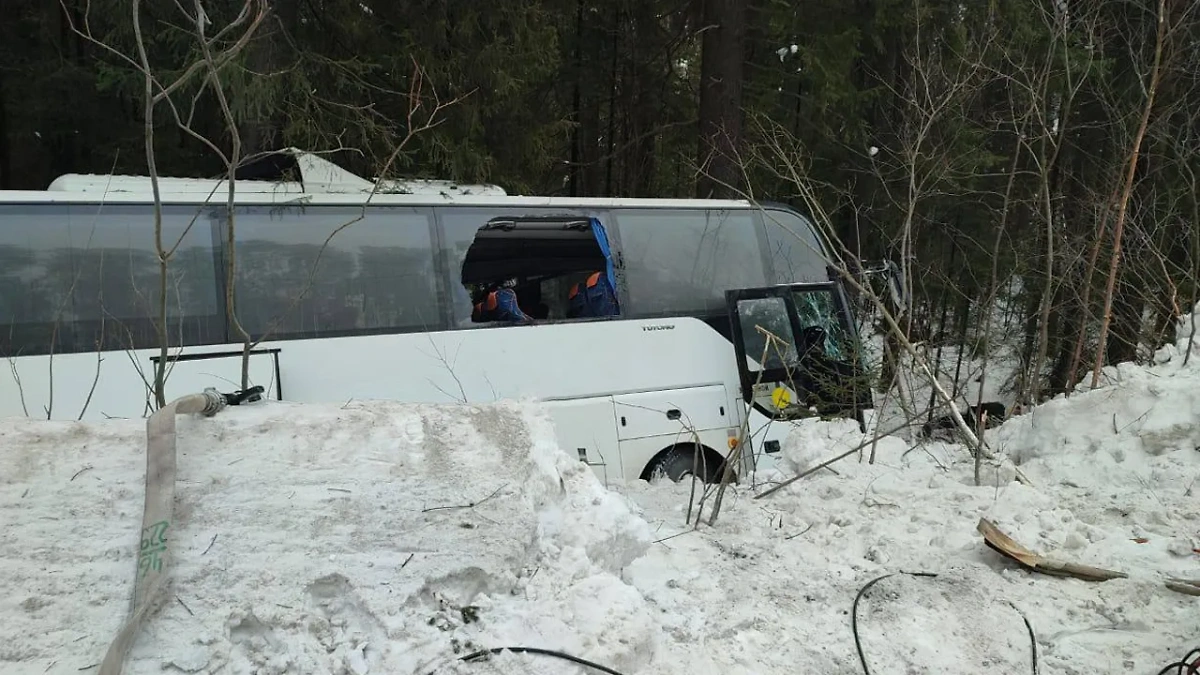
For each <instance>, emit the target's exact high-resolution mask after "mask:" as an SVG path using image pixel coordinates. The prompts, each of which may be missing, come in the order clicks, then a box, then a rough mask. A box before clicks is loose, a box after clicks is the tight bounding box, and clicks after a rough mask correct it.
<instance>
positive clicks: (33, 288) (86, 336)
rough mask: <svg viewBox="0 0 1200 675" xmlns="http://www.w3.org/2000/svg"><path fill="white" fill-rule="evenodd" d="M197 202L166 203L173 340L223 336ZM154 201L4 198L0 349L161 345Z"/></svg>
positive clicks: (0, 213) (12, 352)
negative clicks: (171, 248)
mask: <svg viewBox="0 0 1200 675" xmlns="http://www.w3.org/2000/svg"><path fill="white" fill-rule="evenodd" d="M196 211H197V207H194V206H167V207H165V208H164V210H163V238H164V240H165V241H168V242H171V243H174V242H175V241H179V242H180V243H179V247H178V249H176V251H175V255H174V256H173V257H172V259H171V262H170V264H169V265H168V267H167V277H168V278H167V289H168V290H167V298H166V300H167V302H166V311H167V318H168V321H167V327H166V330H167V332H168V335H169V339H170V340H171V344H173V345H177V344H214V343H220V342H222V341H223V340H224V330H223V321H221V319H220V316H221V312H220V309H219V307H220V305H219V304H218V299H217V285H216V279H217V272H216V269H215V262H214V258H213V244H212V237H211V231H210V230H209V229H208V228H206V227H205V226H204V225H205V224H206V222H207V219H206V218H205V217H204V215H203V214H202V215H201V217H200V219H199V221H198V224H197V225H195V226H191V227H189V226H190V225H191V223H192V220H193V218H194V217H195V216H196ZM153 222H154V215H153V210H152V209H151V207H150V206H149V205H125V204H109V205H104V206H99V205H91V204H74V205H64V204H38V205H6V206H0V355H3V356H32V355H36V354H48V353H52V352H53V353H59V354H65V353H73V352H74V353H78V352H90V351H95V350H97V349H102V350H109V349H142V348H147V347H152V346H156V345H158V344H159V339H158V332H157V329H156V328H155V323H156V319H157V317H158V316H159V312H160V308H159V293H158V289H159V287H160V274H161V272H160V268H159V264H158V256H157V254H156V252H155V247H154V235H153V231H154V228H153Z"/></svg>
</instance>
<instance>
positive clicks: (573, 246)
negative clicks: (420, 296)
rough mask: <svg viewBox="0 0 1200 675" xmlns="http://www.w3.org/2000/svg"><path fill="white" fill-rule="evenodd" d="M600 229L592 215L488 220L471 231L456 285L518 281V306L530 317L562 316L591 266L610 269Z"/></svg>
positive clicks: (553, 317) (564, 316) (589, 272)
mask: <svg viewBox="0 0 1200 675" xmlns="http://www.w3.org/2000/svg"><path fill="white" fill-rule="evenodd" d="M601 238H603V240H604V241H605V242H607V237H606V236H605V235H604V234H603V227H602V226H601V225H600V224H599V222H598V221H596V220H595V219H592V218H585V217H575V216H557V217H548V216H537V217H524V218H520V217H519V218H506V217H502V218H493V219H492V220H490V221H488V222H487V223H486V224H484V225H483V226H482V227H481V228H479V231H478V232H477V233H476V234H475V239H474V241H472V243H471V246H470V247H469V248H468V249H467V253H466V256H465V257H464V258H463V265H462V279H461V281H462V284H463V285H464V286H467V287H470V286H471V285H472V284H490V283H494V282H496V281H499V280H501V279H511V278H516V279H518V280H520V283H519V284H518V287H517V288H516V289H515V290H516V293H517V297H518V298H519V301H520V304H521V308H522V310H523V311H525V313H526V314H529V315H530V316H532V317H533V318H535V319H547V318H550V319H563V318H566V317H567V311H566V310H567V296H568V294H569V291H570V288H571V286H572V285H574V284H575V283H576V282H580V281H586V279H587V278H588V276H590V275H591V274H593V273H594V272H595V271H596V270H611V269H612V261H611V260H610V259H609V257H608V256H607V255H605V247H603V246H601V243H600V240H601Z"/></svg>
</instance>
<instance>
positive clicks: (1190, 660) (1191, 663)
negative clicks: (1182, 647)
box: [1158, 648, 1200, 675]
mask: <svg viewBox="0 0 1200 675" xmlns="http://www.w3.org/2000/svg"><path fill="white" fill-rule="evenodd" d="M1172 672H1173V673H1174V674H1175V675H1200V648H1196V649H1193V650H1192V651H1190V652H1188V654H1187V656H1185V657H1183V659H1182V660H1179V661H1176V662H1175V663H1172V664H1171V665H1169V666H1167V667H1166V668H1163V669H1162V670H1160V671H1158V675H1171V673H1172Z"/></svg>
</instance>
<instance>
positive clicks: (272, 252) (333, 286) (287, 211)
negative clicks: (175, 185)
mask: <svg viewBox="0 0 1200 675" xmlns="http://www.w3.org/2000/svg"><path fill="white" fill-rule="evenodd" d="M360 216H362V209H361V208H360V207H352V206H347V207H342V206H277V207H239V219H238V221H237V230H236V236H237V239H238V241H237V247H238V248H237V255H238V265H237V281H236V285H235V291H236V293H237V307H238V318H239V320H240V321H241V324H242V326H243V327H245V329H246V330H247V332H249V333H250V334H251V335H252V336H256V337H257V336H261V335H264V334H267V335H269V336H271V337H275V338H285V337H291V338H296V337H335V336H339V335H352V334H355V333H372V332H391V331H399V332H405V331H422V330H437V329H439V328H440V327H441V326H442V320H441V314H440V312H439V309H438V295H437V286H436V284H435V282H434V272H433V270H434V266H433V239H432V236H431V227H430V218H429V214H428V213H427V212H423V211H421V210H418V209H415V208H412V207H390V206H372V207H370V208H368V209H367V212H366V216H365V217H362V218H361V219H360ZM335 232H336V234H334V233H335ZM331 234H333V236H332V238H331V237H330V235H331Z"/></svg>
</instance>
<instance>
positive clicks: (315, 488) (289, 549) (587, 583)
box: [0, 403, 656, 675]
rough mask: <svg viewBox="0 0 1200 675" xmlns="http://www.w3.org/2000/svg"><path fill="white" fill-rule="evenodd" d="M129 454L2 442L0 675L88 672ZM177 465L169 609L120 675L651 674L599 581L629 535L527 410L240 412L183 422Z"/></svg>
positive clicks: (622, 611) (388, 407)
mask: <svg viewBox="0 0 1200 675" xmlns="http://www.w3.org/2000/svg"><path fill="white" fill-rule="evenodd" d="M145 445H146V440H145V427H144V423H143V422H141V421H122V420H113V421H108V422H105V423H97V424H82V423H57V422H56V423H48V422H35V421H28V420H15V421H3V422H0V514H2V515H0V520H2V521H3V523H4V527H3V529H2V530H0V578H2V579H3V580H4V587H5V588H6V589H7V590H8V593H6V594H5V597H4V598H3V599H0V612H2V616H3V617H4V619H5V620H4V621H3V623H2V624H0V625H2V627H0V671H3V672H4V673H6V674H14V675H17V674H22V673H30V674H33V673H37V674H41V673H76V672H79V671H81V670H84V669H86V668H87V667H88V666H91V665H93V664H96V663H98V662H99V661H100V659H101V658H102V656H103V654H104V651H105V649H106V648H107V646H108V643H109V642H110V641H111V639H112V638H113V637H114V635H115V634H116V632H117V630H118V628H119V627H120V626H121V624H122V623H123V621H124V619H125V616H126V611H127V608H128V605H129V602H130V597H131V594H132V582H133V574H134V568H135V563H134V557H133V552H134V550H135V548H136V546H137V542H138V533H139V529H140V518H141V508H142V497H143V478H144V472H145ZM178 451H179V477H178V484H177V492H176V511H175V514H176V515H175V518H176V521H175V523H174V524H173V527H172V530H171V532H172V533H173V536H172V537H171V540H170V541H171V545H172V546H173V557H172V560H171V562H170V565H171V578H172V580H173V582H172V583H173V586H172V588H171V589H170V596H169V597H171V598H172V600H171V601H169V602H168V603H167V604H166V605H164V606H163V607H162V609H161V611H159V612H158V614H156V615H155V616H154V617H152V618H151V619H150V620H149V622H148V625H147V627H146V628H145V629H144V631H143V632H142V634H141V636H140V638H139V640H138V642H137V644H136V646H135V647H134V649H133V651H132V653H131V655H130V659H129V665H128V666H127V669H126V672H127V673H151V672H153V673H158V672H164V671H166V672H180V671H182V672H186V673H252V672H254V673H260V674H264V675H265V674H273V673H348V674H355V675H362V674H363V673H427V672H430V671H431V670H433V669H434V668H441V672H453V671H454V670H456V668H468V666H465V665H464V664H459V665H454V664H452V663H447V662H450V661H453V659H454V657H455V654H456V652H461V653H466V652H467V651H469V650H473V649H476V648H490V647H497V646H521V645H526V646H528V645H532V646H538V647H543V648H558V649H563V650H566V651H569V652H571V653H574V654H576V655H580V656H584V657H585V658H592V659H595V660H598V661H600V662H604V663H607V664H610V665H612V666H614V667H617V668H624V669H627V670H629V671H633V672H636V670H637V669H638V667H639V666H640V665H642V664H644V663H646V662H647V661H648V660H649V659H650V658H652V656H653V654H654V652H655V648H656V647H655V635H656V631H655V630H652V628H653V626H654V625H655V624H654V623H653V620H652V619H653V617H652V615H651V613H650V611H649V609H648V608H647V605H646V603H645V602H644V601H643V600H642V599H641V597H640V595H639V594H638V593H637V592H636V591H635V590H634V589H632V588H631V587H630V586H628V585H627V584H625V583H624V582H622V581H621V579H620V578H619V574H620V573H621V570H622V569H623V568H625V567H626V566H627V565H628V564H629V563H630V562H631V561H632V560H634V559H635V558H637V557H638V556H639V555H641V554H642V553H643V552H644V550H645V548H646V546H647V544H648V541H649V539H648V537H649V533H648V530H647V526H646V524H645V523H644V522H643V521H641V520H640V519H638V518H637V517H636V516H634V515H633V514H632V513H631V511H630V509H629V508H628V506H627V504H626V503H625V501H624V500H623V499H622V498H621V497H619V496H616V495H614V494H611V493H609V492H607V491H606V490H604V489H603V488H602V487H601V486H600V485H599V483H598V482H597V481H596V480H595V478H594V477H593V475H592V474H591V473H590V472H589V471H588V470H587V468H586V467H585V466H583V465H582V464H580V463H579V462H577V461H573V460H572V459H571V458H570V457H568V456H567V455H566V454H564V453H562V452H560V451H559V449H558V447H557V444H556V443H555V441H554V434H553V429H552V427H551V425H550V422H549V421H548V418H546V417H545V416H544V415H543V414H541V413H540V412H539V411H537V410H535V409H533V408H531V407H526V406H522V405H517V404H498V405H491V406H483V407H468V406H406V405H397V404H387V403H371V404H348V405H346V406H344V407H337V406H312V405H304V406H300V405H292V404H280V403H272V404H256V405H254V406H250V407H245V408H230V409H228V410H226V411H224V412H222V413H221V414H219V415H218V416H216V417H214V418H211V419H205V418H194V417H186V418H180V420H179V437H178ZM472 504H473V505H472ZM534 665H535V666H537V667H541V668H544V670H541V671H539V670H528V669H526V671H525V672H556V673H562V672H572V670H571V669H572V668H574V666H571V665H570V664H565V663H562V662H557V661H550V662H549V663H535V664H534ZM469 668H472V669H475V672H478V668H479V666H478V665H474V666H469ZM464 672H466V671H464Z"/></svg>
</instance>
